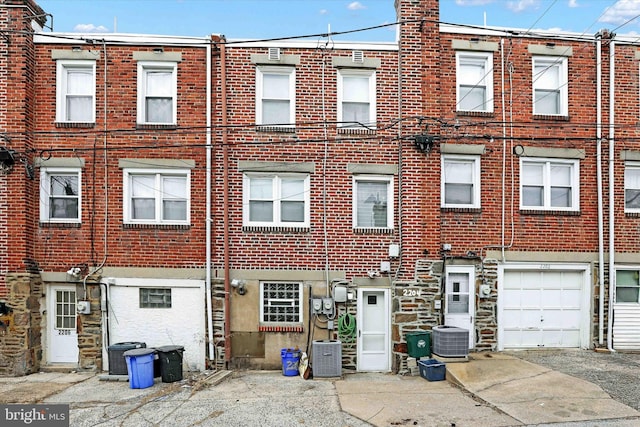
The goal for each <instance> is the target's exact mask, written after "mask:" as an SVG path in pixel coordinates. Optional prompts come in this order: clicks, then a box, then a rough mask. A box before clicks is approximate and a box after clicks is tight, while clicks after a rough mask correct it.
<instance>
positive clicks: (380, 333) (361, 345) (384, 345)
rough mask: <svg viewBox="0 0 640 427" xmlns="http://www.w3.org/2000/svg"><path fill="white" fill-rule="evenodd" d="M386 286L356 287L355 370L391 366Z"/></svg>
mask: <svg viewBox="0 0 640 427" xmlns="http://www.w3.org/2000/svg"><path fill="white" fill-rule="evenodd" d="M389 308H390V304H389V290H388V289H371V288H370V289H366V288H359V289H358V316H357V325H358V342H357V346H358V361H357V365H358V371H382V372H387V371H389V370H390V369H391V352H390V349H389V347H390V345H391V341H390V338H389V330H390V319H391V314H390V312H389Z"/></svg>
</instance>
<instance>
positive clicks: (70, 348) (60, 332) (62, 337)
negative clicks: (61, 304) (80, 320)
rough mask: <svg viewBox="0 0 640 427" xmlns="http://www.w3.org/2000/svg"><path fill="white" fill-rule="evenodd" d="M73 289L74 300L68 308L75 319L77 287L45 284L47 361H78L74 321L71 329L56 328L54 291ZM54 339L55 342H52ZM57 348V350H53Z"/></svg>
mask: <svg viewBox="0 0 640 427" xmlns="http://www.w3.org/2000/svg"><path fill="white" fill-rule="evenodd" d="M58 290H61V291H73V292H74V294H75V296H76V301H73V304H72V305H69V307H68V308H69V309H71V310H73V311H74V312H73V313H69V315H70V314H73V315H74V320H75V319H77V316H78V314H77V312H76V311H75V310H76V304H77V298H78V295H77V289H76V286H75V285H65V284H49V285H47V286H46V293H47V294H46V295H47V299H46V310H47V315H46V316H47V331H46V334H47V335H46V336H47V346H46V354H47V363H65V364H72V363H73V364H77V363H78V361H79V359H78V358H79V353H80V349H79V348H78V330H77V324H76V321H77V320H76V321H74V322H73V330H71V328H56V305H57V304H56V303H57V301H56V291H58ZM54 341H56V343H55V344H54ZM55 349H58V350H55Z"/></svg>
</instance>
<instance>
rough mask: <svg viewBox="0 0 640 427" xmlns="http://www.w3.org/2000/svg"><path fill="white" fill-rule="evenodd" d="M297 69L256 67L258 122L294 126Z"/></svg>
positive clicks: (258, 123) (260, 123) (267, 124)
mask: <svg viewBox="0 0 640 427" xmlns="http://www.w3.org/2000/svg"><path fill="white" fill-rule="evenodd" d="M295 70H296V69H295V68H294V67H272V66H269V67H266V66H261V67H257V68H256V124H257V125H262V126H278V127H293V126H295V120H296V118H295V115H296V111H295V110H296V78H295V77H296V71H295Z"/></svg>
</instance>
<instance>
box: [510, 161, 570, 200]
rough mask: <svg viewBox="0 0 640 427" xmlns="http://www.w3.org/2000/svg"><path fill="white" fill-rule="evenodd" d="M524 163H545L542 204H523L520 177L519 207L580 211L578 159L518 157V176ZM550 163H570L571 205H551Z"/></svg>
mask: <svg viewBox="0 0 640 427" xmlns="http://www.w3.org/2000/svg"><path fill="white" fill-rule="evenodd" d="M524 163H537V164H544V165H545V172H544V176H543V187H544V189H543V199H544V201H543V205H542V206H527V205H523V203H522V201H523V197H522V188H523V183H522V179H520V188H519V189H518V191H519V193H520V209H521V210H525V211H535V210H538V211H567V212H578V211H580V161H579V160H574V159H556V158H542V157H521V158H520V177H522V169H523V165H524ZM552 163H559V164H566V165H572V170H571V184H572V185H571V206H569V207H562V206H551V201H550V197H551V183H550V182H549V166H550V165H551V164H552Z"/></svg>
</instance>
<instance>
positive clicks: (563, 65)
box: [531, 56, 569, 117]
mask: <svg viewBox="0 0 640 427" xmlns="http://www.w3.org/2000/svg"><path fill="white" fill-rule="evenodd" d="M538 62H541V63H543V64H546V65H547V68H548V67H549V66H555V65H558V66H559V67H560V76H559V78H560V81H559V82H558V83H559V86H560V87H559V88H558V89H559V90H560V111H559V112H558V113H557V114H549V113H538V112H536V104H537V103H536V88H538V86H537V85H536V82H537V80H538V76H537V75H536V63H538ZM567 64H568V59H567V58H566V57H564V56H534V57H533V58H532V61H531V75H532V85H531V96H532V98H531V99H532V100H533V105H532V108H533V114H534V115H542V116H561V117H566V116H568V115H569V71H568V65H567Z"/></svg>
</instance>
